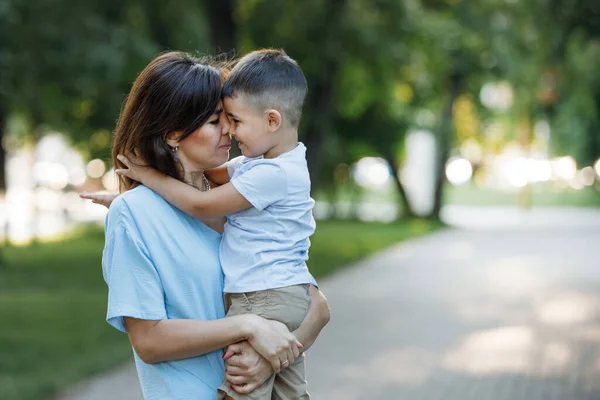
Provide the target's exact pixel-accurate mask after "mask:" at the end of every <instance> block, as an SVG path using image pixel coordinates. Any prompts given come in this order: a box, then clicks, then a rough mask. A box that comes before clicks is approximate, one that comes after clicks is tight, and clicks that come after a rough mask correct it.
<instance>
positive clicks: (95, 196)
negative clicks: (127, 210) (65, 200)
mask: <svg viewBox="0 0 600 400" xmlns="http://www.w3.org/2000/svg"><path fill="white" fill-rule="evenodd" d="M117 196H118V194H109V193H88V192H83V193H80V194H79V197H81V198H82V199H88V200H91V201H92V203H95V204H101V205H103V206H104V207H106V208H109V207H110V204H111V203H112V202H113V200H114V199H116V198H117Z"/></svg>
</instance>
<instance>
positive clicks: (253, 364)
mask: <svg viewBox="0 0 600 400" xmlns="http://www.w3.org/2000/svg"><path fill="white" fill-rule="evenodd" d="M221 84H222V73H221V71H219V70H218V69H217V68H214V67H212V66H209V65H206V64H203V63H202V62H200V61H199V60H197V59H195V58H193V57H190V56H188V55H186V54H183V53H179V52H169V53H165V54H162V55H160V56H158V57H157V58H155V59H154V60H153V61H152V62H151V63H150V64H149V65H148V66H147V67H146V68H145V69H144V71H142V73H141V74H140V75H139V76H138V78H137V79H136V81H135V82H134V84H133V87H132V89H131V92H130V93H129V96H128V98H127V101H126V103H125V106H124V108H123V110H122V113H121V116H120V118H119V121H118V123H117V128H116V132H115V140H114V146H113V162H114V163H115V165H117V166H120V167H122V164H121V163H120V162H119V161H118V160H117V158H116V156H117V155H118V154H125V153H130V152H135V153H136V154H137V155H138V156H140V157H141V158H142V159H144V160H146V162H147V163H148V164H149V165H150V166H152V167H154V168H156V169H158V170H159V171H161V172H163V173H165V174H167V175H170V176H172V177H174V178H176V179H179V180H181V181H183V182H185V183H188V184H190V185H192V186H194V187H196V188H197V189H198V190H210V183H209V182H208V181H207V179H206V177H205V176H204V171H205V170H206V169H210V168H214V167H217V166H219V165H221V164H223V163H224V162H226V161H227V159H228V157H229V148H230V137H229V123H228V121H227V118H226V117H225V115H224V112H223V108H222V104H221ZM119 180H120V189H121V192H123V193H122V194H121V195H120V196H119V197H117V198H116V199H115V200H114V201H113V202H112V205H111V207H110V210H109V213H108V215H107V220H106V245H105V248H104V253H103V258H102V268H103V273H104V279H105V281H106V282H107V285H108V288H109V293H108V312H107V321H108V322H109V323H110V324H111V325H112V326H114V327H115V328H117V329H119V330H121V331H123V332H126V333H128V334H129V338H130V340H131V343H132V345H133V349H134V358H135V362H136V366H137V370H138V375H139V378H140V383H141V386H142V390H143V392H144V397H145V398H146V399H213V398H216V390H217V388H218V386H219V384H220V382H221V380H222V378H223V373H224V371H223V370H224V364H223V359H222V353H221V350H220V349H222V348H224V347H226V346H228V345H230V344H232V343H238V342H242V343H240V344H237V345H235V346H232V347H231V348H230V349H229V351H228V354H227V357H228V356H229V355H230V354H232V353H236V352H237V353H241V354H243V356H244V357H243V359H244V360H246V362H245V363H244V362H241V360H242V357H237V358H236V357H232V358H231V359H230V361H229V362H230V364H229V366H228V374H227V375H226V377H227V379H228V380H229V381H230V382H231V383H232V384H233V385H234V386H233V387H234V389H235V390H236V391H238V392H240V393H245V392H248V391H251V390H253V389H254V388H255V387H257V386H258V385H259V384H260V383H262V381H264V380H265V379H266V378H267V377H268V376H269V375H271V374H272V373H273V370H272V369H271V364H272V363H273V360H274V359H294V358H295V357H297V356H298V352H299V348H300V347H302V344H301V343H304V347H303V350H305V349H306V348H308V347H309V346H310V345H311V344H312V342H314V340H315V339H316V337H317V335H318V333H319V332H320V330H321V329H322V328H323V326H324V325H325V324H326V323H327V321H328V319H329V311H328V306H327V304H326V301H325V300H324V298H323V296H322V295H321V294H320V292H319V291H318V290H317V289H315V288H312V302H311V306H310V308H309V312H308V315H307V317H306V318H305V320H304V322H303V323H302V325H301V326H300V328H299V329H298V330H297V331H295V332H293V333H290V332H289V331H288V330H287V328H285V326H284V325H283V324H280V323H278V322H275V321H269V320H265V319H263V318H261V317H258V316H254V315H245V316H240V317H239V318H238V317H230V318H224V316H225V310H224V306H223V294H222V287H223V286H222V285H223V277H222V272H221V270H220V266H219V257H218V250H219V243H220V240H221V236H220V234H219V233H218V232H221V231H222V229H223V222H224V221H223V220H222V219H213V220H206V221H199V220H196V219H195V218H193V217H190V216H189V215H187V214H184V213H183V212H181V211H180V210H178V209H176V208H174V207H173V206H171V205H170V204H169V203H167V202H166V201H165V200H164V199H162V198H161V197H160V196H158V195H157V194H156V193H154V192H153V191H151V190H150V189H148V188H146V187H144V186H137V184H136V183H135V182H133V181H130V180H128V179H127V178H124V177H119ZM83 197H86V198H93V199H95V200H96V201H97V202H100V203H102V201H98V198H97V197H94V196H93V195H92V196H85V195H84V196H83ZM245 341H247V343H245ZM248 344H249V345H248ZM259 354H260V355H262V356H263V357H265V358H266V359H265V358H262V357H260V356H259ZM267 361H270V362H267Z"/></svg>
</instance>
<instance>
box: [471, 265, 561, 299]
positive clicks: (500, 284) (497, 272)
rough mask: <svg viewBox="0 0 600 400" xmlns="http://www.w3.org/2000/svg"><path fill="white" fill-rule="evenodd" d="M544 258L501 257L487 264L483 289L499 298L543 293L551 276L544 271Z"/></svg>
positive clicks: (513, 297) (516, 297) (529, 296)
mask: <svg viewBox="0 0 600 400" xmlns="http://www.w3.org/2000/svg"><path fill="white" fill-rule="evenodd" d="M542 265H543V260H542V259H541V258H538V257H534V256H518V257H507V258H502V259H499V260H498V261H495V262H493V263H490V264H489V265H487V266H486V269H485V275H484V277H483V282H481V284H482V289H483V290H484V291H485V292H486V293H489V294H493V295H494V296H496V297H497V298H509V299H515V300H516V299H519V298H523V297H524V298H531V297H532V296H535V295H536V294H539V293H543V292H544V291H545V290H546V289H547V287H548V285H549V283H550V282H549V277H548V276H547V275H545V274H543V273H541V272H542V271H543V268H542Z"/></svg>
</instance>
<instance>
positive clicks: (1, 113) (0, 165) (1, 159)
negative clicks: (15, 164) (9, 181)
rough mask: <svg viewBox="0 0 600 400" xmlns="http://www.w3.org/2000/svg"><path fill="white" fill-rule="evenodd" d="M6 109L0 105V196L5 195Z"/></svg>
mask: <svg viewBox="0 0 600 400" xmlns="http://www.w3.org/2000/svg"><path fill="white" fill-rule="evenodd" d="M6 114H7V112H6V109H5V108H4V107H3V106H2V105H0V196H4V195H5V194H6V149H5V148H4V133H5V130H6V120H7V117H8V116H7V115H6Z"/></svg>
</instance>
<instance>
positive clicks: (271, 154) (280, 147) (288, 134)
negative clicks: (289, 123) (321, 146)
mask: <svg viewBox="0 0 600 400" xmlns="http://www.w3.org/2000/svg"><path fill="white" fill-rule="evenodd" d="M279 139H280V140H279V143H277V144H276V145H275V146H274V147H271V148H270V149H269V150H268V151H267V152H266V153H265V154H264V155H263V157H264V158H275V157H279V156H280V155H282V154H283V153H287V152H288V151H292V150H294V149H295V148H296V146H298V130H297V129H296V128H289V129H287V130H286V131H283V132H280V133H279Z"/></svg>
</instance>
